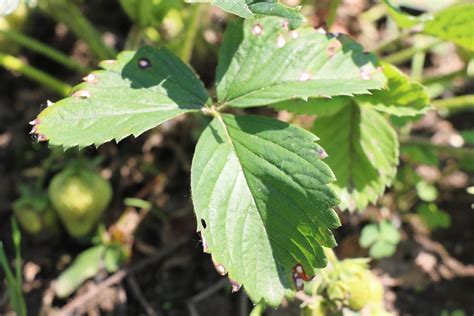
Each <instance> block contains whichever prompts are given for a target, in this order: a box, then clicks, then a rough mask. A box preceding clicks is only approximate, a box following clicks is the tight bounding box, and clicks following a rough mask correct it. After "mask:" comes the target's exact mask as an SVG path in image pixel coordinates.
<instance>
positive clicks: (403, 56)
mask: <svg viewBox="0 0 474 316" xmlns="http://www.w3.org/2000/svg"><path fill="white" fill-rule="evenodd" d="M442 42H443V41H442V40H439V39H436V40H433V41H432V42H431V43H429V44H426V45H423V46H419V47H416V46H415V47H409V48H406V49H404V50H401V51H399V52H397V53H394V54H391V55H388V56H386V57H383V58H382V60H383V61H384V62H387V63H391V64H395V65H399V64H401V63H403V62H405V61H407V60H409V59H411V58H412V56H413V55H415V54H416V53H419V52H426V51H429V50H430V49H432V48H433V47H435V46H436V45H438V44H440V43H442Z"/></svg>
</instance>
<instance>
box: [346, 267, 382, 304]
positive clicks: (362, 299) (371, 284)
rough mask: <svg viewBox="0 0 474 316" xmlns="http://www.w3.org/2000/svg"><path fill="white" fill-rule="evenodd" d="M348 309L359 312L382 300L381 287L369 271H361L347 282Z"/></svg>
mask: <svg viewBox="0 0 474 316" xmlns="http://www.w3.org/2000/svg"><path fill="white" fill-rule="evenodd" d="M347 286H348V289H349V290H348V293H349V308H351V309H352V310H356V311H358V310H361V309H362V308H364V307H365V306H366V305H368V304H370V303H379V302H381V301H382V298H383V286H382V284H381V283H380V281H379V280H378V279H377V277H376V276H375V275H373V274H372V272H370V271H369V270H366V271H363V272H362V273H359V274H357V275H355V276H354V277H352V278H351V279H349V280H348V281H347Z"/></svg>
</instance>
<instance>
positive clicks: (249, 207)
mask: <svg viewBox="0 0 474 316" xmlns="http://www.w3.org/2000/svg"><path fill="white" fill-rule="evenodd" d="M216 115H218V116H217V117H216V118H215V119H214V120H213V121H212V123H211V124H210V125H209V126H208V127H207V128H206V129H205V130H204V132H203V134H202V136H201V138H200V139H199V141H198V144H197V147H196V151H195V154H194V158H193V164H192V172H191V188H192V195H193V203H194V207H195V213H196V219H197V226H198V231H199V232H200V233H201V236H202V238H203V244H204V245H205V247H204V249H205V251H207V252H210V253H211V254H212V257H213V260H214V262H215V263H216V264H217V265H218V266H219V268H220V270H223V269H225V270H226V271H227V272H228V274H229V278H230V279H232V280H234V281H236V282H237V283H238V284H242V285H243V286H244V288H245V290H246V291H247V293H248V295H249V297H250V298H251V299H252V300H253V301H254V302H259V301H261V299H264V300H265V302H267V303H268V304H271V305H274V306H276V305H278V304H280V303H281V301H282V299H283V297H284V295H290V294H291V293H292V292H293V291H294V290H295V284H294V281H293V279H292V275H293V273H292V272H293V271H292V269H293V268H294V267H295V265H296V264H298V263H299V264H301V265H302V267H303V268H304V269H305V271H306V273H308V274H309V275H312V274H313V273H314V269H316V268H322V267H324V266H325V265H326V258H325V256H324V252H323V249H322V246H324V247H334V246H335V245H336V242H335V240H334V237H333V235H332V233H331V231H330V229H333V228H336V227H338V226H340V221H339V219H338V217H337V215H336V213H335V212H334V211H333V209H332V208H333V207H334V206H336V205H337V204H338V202H339V201H338V199H337V196H336V194H335V193H334V191H333V190H331V189H330V188H329V186H328V183H331V182H333V181H334V175H333V173H332V171H331V170H330V169H329V167H328V166H327V165H326V164H325V163H324V162H323V161H322V160H321V158H322V157H324V150H323V149H322V148H321V147H320V146H319V145H318V144H316V141H317V140H318V138H317V137H316V136H315V135H313V134H311V133H309V132H307V131H305V130H303V129H301V128H298V127H295V126H292V125H289V124H287V123H284V122H281V121H277V120H274V119H270V118H265V117H260V116H237V117H236V116H233V115H223V116H220V115H219V114H216Z"/></svg>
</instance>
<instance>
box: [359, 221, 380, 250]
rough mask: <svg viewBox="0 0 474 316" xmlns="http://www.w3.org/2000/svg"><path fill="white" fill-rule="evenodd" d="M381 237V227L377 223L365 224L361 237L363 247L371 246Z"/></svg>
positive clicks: (360, 241) (360, 242)
mask: <svg viewBox="0 0 474 316" xmlns="http://www.w3.org/2000/svg"><path fill="white" fill-rule="evenodd" d="M378 238H379V228H378V225H377V224H369V225H366V226H364V228H363V229H362V232H361V234H360V238H359V244H360V245H361V247H364V248H369V247H370V245H372V244H373V243H374V242H376V241H377V239H378Z"/></svg>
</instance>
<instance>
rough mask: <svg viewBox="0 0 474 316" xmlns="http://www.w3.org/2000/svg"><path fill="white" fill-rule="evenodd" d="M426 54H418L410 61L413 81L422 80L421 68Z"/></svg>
mask: <svg viewBox="0 0 474 316" xmlns="http://www.w3.org/2000/svg"><path fill="white" fill-rule="evenodd" d="M425 59H426V52H418V53H416V54H415V55H414V56H413V59H412V61H411V78H412V80H414V81H421V80H422V79H423V68H424V65H425Z"/></svg>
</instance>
